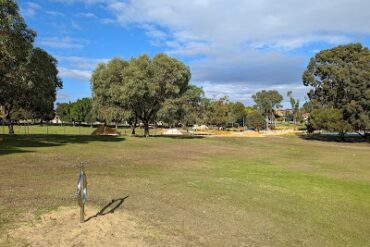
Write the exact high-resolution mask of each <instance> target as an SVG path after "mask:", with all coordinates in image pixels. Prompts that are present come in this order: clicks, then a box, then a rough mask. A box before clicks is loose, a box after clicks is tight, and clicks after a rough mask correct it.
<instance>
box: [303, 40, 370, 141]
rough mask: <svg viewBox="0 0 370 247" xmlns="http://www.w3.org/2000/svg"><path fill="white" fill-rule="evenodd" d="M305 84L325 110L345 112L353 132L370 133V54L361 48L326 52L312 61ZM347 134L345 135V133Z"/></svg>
mask: <svg viewBox="0 0 370 247" xmlns="http://www.w3.org/2000/svg"><path fill="white" fill-rule="evenodd" d="M303 83H304V85H305V86H310V87H312V89H311V90H310V92H309V93H308V96H309V98H310V100H311V101H312V102H316V103H319V104H320V105H321V107H322V108H328V109H330V108H333V109H337V110H339V111H340V112H341V114H342V116H343V120H344V121H345V122H347V123H348V124H349V125H351V127H352V128H351V129H352V130H355V131H358V132H361V131H362V132H363V133H364V135H368V134H369V131H370V51H369V49H368V48H366V47H363V46H362V45H361V44H349V45H342V46H338V47H335V48H333V49H328V50H323V51H320V52H319V53H318V54H316V55H315V56H314V57H313V58H311V60H310V63H309V64H308V66H307V69H306V71H305V72H304V74H303ZM341 134H344V133H341Z"/></svg>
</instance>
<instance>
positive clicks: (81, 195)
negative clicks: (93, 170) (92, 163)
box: [77, 162, 87, 223]
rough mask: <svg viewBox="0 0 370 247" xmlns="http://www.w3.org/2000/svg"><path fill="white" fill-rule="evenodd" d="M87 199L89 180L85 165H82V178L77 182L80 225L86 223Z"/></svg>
mask: <svg viewBox="0 0 370 247" xmlns="http://www.w3.org/2000/svg"><path fill="white" fill-rule="evenodd" d="M86 199H87V179H86V174H85V170H84V166H83V163H82V162H81V165H80V176H79V177H78V181H77V202H78V205H79V206H80V223H84V222H85V203H86Z"/></svg>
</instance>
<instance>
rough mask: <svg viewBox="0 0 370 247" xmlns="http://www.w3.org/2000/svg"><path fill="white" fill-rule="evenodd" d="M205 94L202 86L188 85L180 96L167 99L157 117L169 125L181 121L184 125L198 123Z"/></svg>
mask: <svg viewBox="0 0 370 247" xmlns="http://www.w3.org/2000/svg"><path fill="white" fill-rule="evenodd" d="M203 96H204V92H203V89H202V88H199V87H197V86H195V85H188V88H187V89H186V91H185V93H184V94H183V95H182V96H181V97H178V98H170V99H167V100H166V101H165V102H164V103H163V105H162V107H161V109H160V110H159V112H158V114H157V117H158V119H159V120H162V121H164V122H166V123H169V125H173V124H175V123H181V124H182V126H188V125H192V124H196V123H197V122H199V121H200V118H201V101H202V98H203Z"/></svg>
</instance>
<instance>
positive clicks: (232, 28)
mask: <svg viewBox="0 0 370 247" xmlns="http://www.w3.org/2000/svg"><path fill="white" fill-rule="evenodd" d="M58 1H64V2H68V3H70V4H71V3H76V2H80V3H85V4H99V6H104V7H105V8H106V9H107V10H108V11H109V12H110V13H112V15H113V17H112V18H114V20H115V21H116V23H119V24H120V25H122V26H130V25H133V26H135V27H140V28H142V29H143V30H144V32H145V33H146V34H147V35H148V36H149V37H150V38H151V39H152V44H154V45H156V46H162V47H164V48H165V49H166V50H167V53H169V54H171V55H174V56H177V57H180V58H183V57H187V58H188V59H189V60H188V61H190V66H191V68H192V72H193V81H194V82H196V83H197V84H198V85H199V84H202V83H203V84H204V85H206V86H205V90H206V91H207V92H208V93H215V94H217V92H221V93H222V92H228V93H230V96H231V97H232V98H235V99H243V97H244V96H242V95H241V92H242V94H243V95H248V93H249V94H250V93H251V92H252V91H255V90H258V89H263V88H277V89H279V90H286V89H287V88H286V87H289V88H291V89H294V90H297V92H301V94H302V95H303V94H304V93H303V92H304V91H305V90H306V88H299V87H300V86H301V85H302V83H301V82H300V81H301V74H302V72H303V70H304V67H305V66H306V63H307V57H301V56H297V55H296V54H295V51H296V50H297V49H298V48H302V47H305V46H307V48H308V49H309V50H308V52H307V53H310V51H312V50H315V49H316V46H315V44H317V43H320V47H322V44H325V46H333V45H338V44H343V43H349V42H355V41H356V39H358V38H366V37H370V25H368V23H369V21H370V11H369V9H370V1H369V0H311V1H307V0H285V1H276V0H228V1H225V0H212V1H211V0H188V1H174V0H156V1H153V0H125V1H121V0H106V1H104V0H58ZM111 20H112V19H111V18H109V21H106V23H107V24H110V23H112V21H111ZM101 22H102V21H101ZM308 45H312V46H313V47H314V48H312V46H308ZM310 55H313V54H312V53H310ZM240 88H244V89H243V90H244V91H243V90H242V91H239V90H240ZM248 97H249V96H248ZM244 100H247V99H246V98H244Z"/></svg>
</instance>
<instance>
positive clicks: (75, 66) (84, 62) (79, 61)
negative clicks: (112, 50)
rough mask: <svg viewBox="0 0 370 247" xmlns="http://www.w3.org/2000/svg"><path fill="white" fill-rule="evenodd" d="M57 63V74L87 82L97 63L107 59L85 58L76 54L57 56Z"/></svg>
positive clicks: (104, 61)
mask: <svg viewBox="0 0 370 247" xmlns="http://www.w3.org/2000/svg"><path fill="white" fill-rule="evenodd" d="M56 58H57V60H58V62H59V64H61V65H60V66H59V68H58V70H59V76H61V77H67V78H73V79H77V80H79V81H81V82H88V81H89V80H90V78H91V74H92V71H93V70H94V69H95V68H96V66H97V64H98V63H106V62H108V61H109V59H105V58H87V57H77V56H57V57H56Z"/></svg>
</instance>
